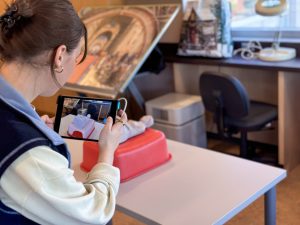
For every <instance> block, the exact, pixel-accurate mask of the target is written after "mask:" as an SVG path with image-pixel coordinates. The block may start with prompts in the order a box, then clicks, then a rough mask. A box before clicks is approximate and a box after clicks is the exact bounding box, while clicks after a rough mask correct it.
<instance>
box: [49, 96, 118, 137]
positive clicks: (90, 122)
mask: <svg viewBox="0 0 300 225" xmlns="http://www.w3.org/2000/svg"><path fill="white" fill-rule="evenodd" d="M119 107H120V103H119V101H118V100H109V99H95V98H83V97H71V96H59V97H58V101H57V111H56V117H55V123H54V130H55V131H56V132H58V134H59V135H60V136H62V137H65V138H73V139H82V140H91V141H98V140H99V135H100V131H101V130H102V128H103V127H104V125H105V123H106V120H107V118H108V117H109V116H111V117H112V118H113V120H114V122H115V117H116V114H117V110H118V109H119Z"/></svg>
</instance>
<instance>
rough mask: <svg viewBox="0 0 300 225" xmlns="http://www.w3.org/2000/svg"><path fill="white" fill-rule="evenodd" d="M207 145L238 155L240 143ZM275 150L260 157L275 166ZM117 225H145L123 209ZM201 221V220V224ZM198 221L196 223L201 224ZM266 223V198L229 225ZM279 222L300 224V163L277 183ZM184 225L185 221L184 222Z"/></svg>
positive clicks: (115, 220)
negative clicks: (124, 212)
mask: <svg viewBox="0 0 300 225" xmlns="http://www.w3.org/2000/svg"><path fill="white" fill-rule="evenodd" d="M208 148H209V149H214V150H216V151H220V152H225V153H228V154H233V155H237V154H238V152H239V146H238V145H237V144H235V143H229V142H224V141H219V140H216V139H209V140H208ZM276 157H277V155H276V154H275V152H274V151H273V152H272V151H270V150H269V149H267V150H258V151H257V157H256V158H257V159H258V160H260V161H263V162H264V163H268V164H271V165H276ZM113 224H114V225H142V224H143V223H141V222H139V221H137V220H135V219H134V218H131V217H129V216H127V215H125V214H123V213H121V212H118V211H117V212H116V214H115V216H114V218H113ZM198 224H199V225H200V224H201V221H199V223H198ZM198 224H195V225H198ZM263 224H264V199H263V197H261V198H259V199H257V200H256V201H255V202H254V203H252V204H251V205H250V206H249V207H247V208H246V209H245V210H243V211H242V212H241V213H239V214H238V215H236V216H235V217H234V218H233V219H232V220H230V221H229V222H227V223H226V225H263ZM277 224H278V225H298V224H300V165H299V166H298V167H296V168H295V169H294V170H292V171H291V172H290V173H289V174H288V177H287V178H286V179H285V180H284V181H282V182H281V183H280V184H279V185H278V186H277ZM183 225H184V224H183Z"/></svg>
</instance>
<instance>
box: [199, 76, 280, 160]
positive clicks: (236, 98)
mask: <svg viewBox="0 0 300 225" xmlns="http://www.w3.org/2000/svg"><path fill="white" fill-rule="evenodd" d="M199 87H200V94H201V97H202V100H203V103H204V106H205V109H206V110H207V111H210V112H212V113H213V115H214V121H215V123H216V125H217V131H218V134H219V135H220V137H222V138H230V137H231V135H232V134H235V133H239V132H240V134H241V140H240V156H241V157H243V158H250V157H251V152H250V151H248V141H247V134H248V132H251V131H259V130H261V129H263V128H265V127H266V125H268V124H270V122H272V121H274V120H276V119H277V107H276V106H274V105H271V104H267V103H262V102H256V101H250V100H249V97H248V94H247V91H246V89H245V87H244V86H243V84H242V83H241V82H240V81H239V80H238V79H237V78H235V77H234V76H230V75H227V74H221V73H216V72H204V73H203V74H202V75H201V76H200V79H199Z"/></svg>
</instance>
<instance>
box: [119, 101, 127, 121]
mask: <svg viewBox="0 0 300 225" xmlns="http://www.w3.org/2000/svg"><path fill="white" fill-rule="evenodd" d="M118 100H119V101H124V108H123V109H122V110H123V113H125V111H126V108H127V103H128V101H127V99H126V98H124V97H122V98H119V99H118ZM122 116H123V115H121V117H122Z"/></svg>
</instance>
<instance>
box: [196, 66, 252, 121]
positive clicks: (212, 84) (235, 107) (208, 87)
mask: <svg viewBox="0 0 300 225" xmlns="http://www.w3.org/2000/svg"><path fill="white" fill-rule="evenodd" d="M199 87H200V94H201V97H202V100H203V102H204V106H205V109H206V110H208V111H210V112H213V113H216V110H218V107H221V108H222V112H223V113H224V116H229V117H232V118H242V117H244V116H247V115H248V112H249V107H250V101H249V97H248V94H247V91H246V89H245V87H244V86H243V84H242V83H241V82H240V81H239V80H238V79H237V78H235V77H233V76H230V75H227V74H222V73H217V72H204V73H203V74H202V75H201V76H200V79H199Z"/></svg>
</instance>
